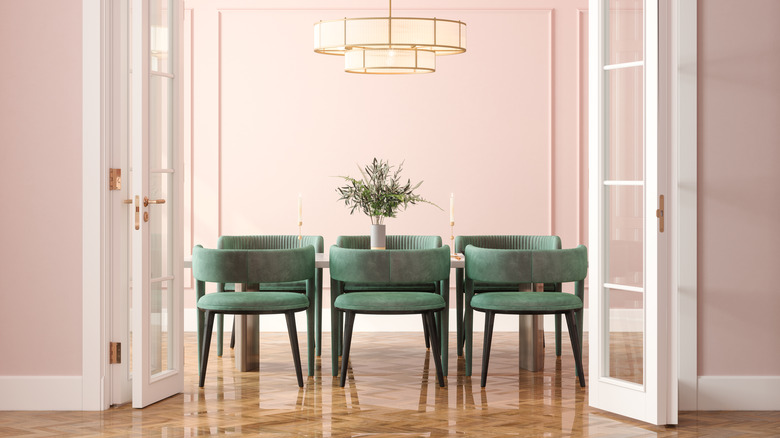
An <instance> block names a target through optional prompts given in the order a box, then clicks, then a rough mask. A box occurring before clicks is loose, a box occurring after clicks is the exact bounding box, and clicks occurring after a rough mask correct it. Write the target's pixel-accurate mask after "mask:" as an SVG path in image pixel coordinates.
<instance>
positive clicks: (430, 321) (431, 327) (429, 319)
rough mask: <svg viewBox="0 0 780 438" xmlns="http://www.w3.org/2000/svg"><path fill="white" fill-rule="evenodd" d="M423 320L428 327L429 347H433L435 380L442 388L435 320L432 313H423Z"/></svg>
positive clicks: (442, 376) (442, 377)
mask: <svg viewBox="0 0 780 438" xmlns="http://www.w3.org/2000/svg"><path fill="white" fill-rule="evenodd" d="M423 320H424V321H425V324H426V325H427V326H428V334H429V338H430V340H431V346H432V347H433V363H435V364H436V378H437V379H438V380H439V386H441V387H443V386H444V371H443V370H442V366H441V351H440V348H439V346H440V345H441V344H440V341H439V333H438V330H436V323H435V322H434V321H435V318H434V316H433V312H426V313H423Z"/></svg>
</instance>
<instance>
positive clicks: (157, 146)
mask: <svg viewBox="0 0 780 438" xmlns="http://www.w3.org/2000/svg"><path fill="white" fill-rule="evenodd" d="M171 82H172V79H170V78H167V77H162V76H154V75H152V77H151V78H150V81H149V195H148V196H149V199H150V200H151V201H156V202H161V201H165V202H164V203H163V204H152V205H149V207H148V208H147V211H148V212H149V224H148V225H149V230H150V239H151V240H150V242H149V243H150V250H151V253H150V255H151V266H150V269H151V278H152V279H155V278H160V277H162V276H164V275H170V273H171V270H172V269H173V260H172V255H173V253H172V243H173V242H172V239H173V229H172V228H171V227H172V224H173V205H174V199H173V191H172V187H173V173H172V172H173V170H172V169H171V168H170V167H171V165H172V164H173V114H172V111H171V108H172V104H173V91H172V87H171Z"/></svg>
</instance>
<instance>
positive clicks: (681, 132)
mask: <svg viewBox="0 0 780 438" xmlns="http://www.w3.org/2000/svg"><path fill="white" fill-rule="evenodd" d="M671 2H672V8H671V10H672V23H671V25H670V26H669V28H670V29H671V38H670V44H671V51H670V52H671V58H672V59H671V60H670V61H671V62H670V65H671V69H670V70H671V72H670V76H671V77H670V79H671V80H670V83H671V91H672V99H671V102H672V104H671V115H670V118H669V119H670V121H671V124H670V127H671V151H670V152H671V154H670V157H671V160H670V161H671V163H670V164H671V166H670V174H671V184H670V188H671V193H672V199H671V202H670V207H671V208H670V209H669V210H670V214H671V218H670V219H671V224H670V225H671V226H670V227H669V228H670V230H671V233H672V236H671V238H672V239H671V245H670V246H671V252H672V254H671V257H670V270H669V272H670V273H671V282H672V288H671V290H672V294H673V295H672V297H673V298H674V299H673V300H672V301H671V303H672V306H673V307H674V306H676V307H677V308H676V309H672V310H673V312H674V313H673V314H677V316H678V319H677V320H676V321H672V324H675V325H676V330H674V331H673V332H677V333H678V336H677V339H676V340H675V339H673V340H672V347H673V348H675V350H676V351H674V352H673V354H672V357H676V358H677V370H678V372H677V377H678V379H679V381H678V382H677V383H678V385H677V388H678V397H679V398H678V400H679V410H681V411H696V410H698V403H697V399H698V386H697V385H698V364H697V339H698V334H697V331H696V327H697V313H696V312H697V310H696V306H697V303H696V301H697V298H696V296H697V283H696V275H697V272H698V269H697V258H696V250H697V247H698V239H697V227H696V224H697V214H696V208H697V192H698V186H697V185H696V178H697V176H696V175H697V167H696V160H697V154H698V143H697V142H698V140H697V129H696V123H697V111H698V110H697V106H696V101H697V90H696V80H697V70H696V65H697V64H696V62H697V49H696V47H697V19H696V18H697V15H696V14H697V7H696V0H671ZM675 310H676V311H675ZM675 341H676V342H675ZM675 353H676V354H675Z"/></svg>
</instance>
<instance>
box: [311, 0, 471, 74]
mask: <svg viewBox="0 0 780 438" xmlns="http://www.w3.org/2000/svg"><path fill="white" fill-rule="evenodd" d="M387 15H388V16H387V17H366V18H344V19H343V20H328V21H320V22H318V23H314V51H315V52H317V53H323V54H326V55H341V56H344V71H346V72H348V73H369V74H411V73H433V72H434V71H436V55H455V54H458V53H463V52H465V51H466V23H464V22H462V21H457V20H444V19H441V18H411V17H393V2H392V0H390V6H389V9H388V14H387Z"/></svg>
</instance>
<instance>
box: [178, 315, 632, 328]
mask: <svg viewBox="0 0 780 438" xmlns="http://www.w3.org/2000/svg"><path fill="white" fill-rule="evenodd" d="M637 312H639V314H638V315H635V314H636V313H637ZM612 313H613V316H612V320H611V327H612V330H613V331H627V332H632V331H641V330H642V319H641V310H637V309H618V310H613V311H612ZM584 319H585V320H586V321H587V320H588V309H585V318H584ZM295 321H296V324H297V326H298V331H305V330H306V317H305V313H304V312H298V313H297V314H296V315H295ZM421 321H422V320H421V319H420V316H419V315H393V316H388V317H381V316H379V317H361V316H358V317H357V318H355V331H356V332H422V322H421ZM232 324H233V317H232V315H225V327H226V328H227V329H230V327H232ZM517 324H518V323H517V317H516V316H513V315H498V316H497V317H496V322H495V326H494V328H493V330H494V331H496V332H514V331H517ZM484 326H485V317H484V314H483V313H482V312H474V329H475V330H476V331H479V332H481V331H482V330H483V327H484ZM196 327H197V325H196V320H195V309H185V311H184V331H186V332H194V331H196ZM544 327H545V331H548V332H549V331H553V330H554V327H555V317H554V316H553V315H545V316H544ZM562 327H563V331H564V332H566V331H567V330H566V321H565V320H564V321H563V324H562ZM322 330H323V331H325V332H330V310H329V309H322ZM260 331H261V332H285V333H286V332H287V324H286V322H285V320H284V316H283V315H265V316H263V317H262V318H260ZM585 331H586V332H587V331H588V326H587V325H585ZM450 332H455V309H450Z"/></svg>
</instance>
